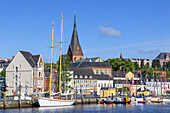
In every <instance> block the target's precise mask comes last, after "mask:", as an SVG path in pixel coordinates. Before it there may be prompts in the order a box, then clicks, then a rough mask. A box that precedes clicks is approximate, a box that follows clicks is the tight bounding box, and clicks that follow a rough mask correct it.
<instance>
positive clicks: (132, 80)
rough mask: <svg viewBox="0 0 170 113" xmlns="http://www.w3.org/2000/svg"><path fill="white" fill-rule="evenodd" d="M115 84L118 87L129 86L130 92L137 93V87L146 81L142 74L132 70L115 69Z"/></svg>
mask: <svg viewBox="0 0 170 113" xmlns="http://www.w3.org/2000/svg"><path fill="white" fill-rule="evenodd" d="M113 84H114V87H115V88H117V89H119V88H123V87H128V88H129V93H130V94H131V95H136V89H139V88H140V87H141V86H142V85H144V84H145V81H144V80H143V79H141V77H140V75H138V76H137V75H136V73H132V72H130V71H117V72H116V71H113ZM137 86H138V87H137ZM117 93H118V92H117Z"/></svg>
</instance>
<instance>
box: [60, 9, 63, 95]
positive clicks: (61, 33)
mask: <svg viewBox="0 0 170 113" xmlns="http://www.w3.org/2000/svg"><path fill="white" fill-rule="evenodd" d="M62 34H63V15H62V12H61V42H60V71H59V95H60V96H61V60H62Z"/></svg>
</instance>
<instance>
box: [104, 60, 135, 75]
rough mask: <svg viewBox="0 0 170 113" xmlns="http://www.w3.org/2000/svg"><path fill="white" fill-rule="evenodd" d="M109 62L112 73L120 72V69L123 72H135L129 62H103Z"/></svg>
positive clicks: (133, 66)
mask: <svg viewBox="0 0 170 113" xmlns="http://www.w3.org/2000/svg"><path fill="white" fill-rule="evenodd" d="M108 61H109V62H110V65H111V66H112V70H113V71H120V67H121V69H122V70H125V71H132V72H134V71H135V65H134V64H133V63H132V62H131V61H126V60H124V59H119V58H116V59H108V60H106V61H105V62H108Z"/></svg>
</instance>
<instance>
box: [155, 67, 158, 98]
mask: <svg viewBox="0 0 170 113" xmlns="http://www.w3.org/2000/svg"><path fill="white" fill-rule="evenodd" d="M156 71H157V68H156V67H155V72H156ZM157 79H158V77H157V72H156V88H157V97H158V82H157Z"/></svg>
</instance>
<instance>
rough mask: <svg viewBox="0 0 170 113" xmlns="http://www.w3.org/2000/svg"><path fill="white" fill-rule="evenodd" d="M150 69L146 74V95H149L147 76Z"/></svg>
mask: <svg viewBox="0 0 170 113" xmlns="http://www.w3.org/2000/svg"><path fill="white" fill-rule="evenodd" d="M148 71H149V70H147V74H146V96H147V92H148V88H147V77H148Z"/></svg>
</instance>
